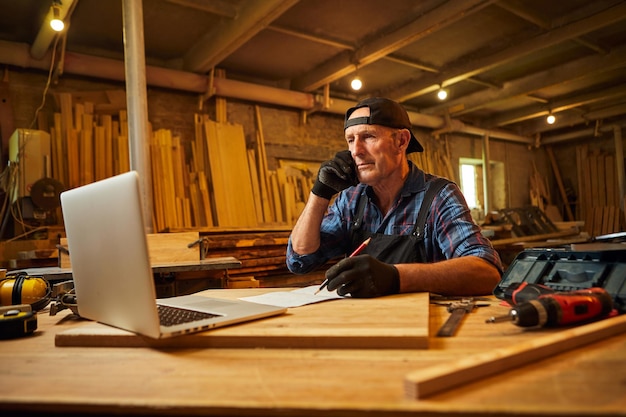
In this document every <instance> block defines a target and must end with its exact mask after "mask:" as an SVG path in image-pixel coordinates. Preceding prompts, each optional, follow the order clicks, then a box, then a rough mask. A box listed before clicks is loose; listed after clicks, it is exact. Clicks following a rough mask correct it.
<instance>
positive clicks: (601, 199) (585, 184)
mask: <svg viewBox="0 0 626 417" xmlns="http://www.w3.org/2000/svg"><path fill="white" fill-rule="evenodd" d="M576 164H577V172H578V208H579V210H578V212H579V214H578V218H579V219H580V220H584V221H585V227H584V228H585V231H586V232H587V233H588V234H589V235H590V236H592V237H594V236H599V235H604V234H608V233H614V232H618V231H620V230H623V224H622V222H621V219H623V218H624V216H623V215H622V213H621V207H620V206H621V201H620V199H621V197H620V196H619V192H618V187H617V173H616V172H615V155H613V154H609V153H607V152H601V151H599V150H593V151H591V150H589V147H588V145H581V146H577V147H576Z"/></svg>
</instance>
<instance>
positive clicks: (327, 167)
mask: <svg viewBox="0 0 626 417" xmlns="http://www.w3.org/2000/svg"><path fill="white" fill-rule="evenodd" d="M358 183H359V179H358V177H357V175H356V166H355V165H354V160H353V159H352V154H350V151H347V150H346V151H341V152H337V153H336V154H335V157H334V158H333V159H331V160H330V161H326V162H322V165H320V170H319V171H318V172H317V180H316V181H315V184H313V189H312V190H311V192H313V194H315V195H317V196H319V197H322V198H325V199H327V200H330V199H331V198H332V197H333V196H334V195H335V194H337V193H338V192H340V191H342V190H345V189H346V188H348V187H350V186H351V185H357V184H358Z"/></svg>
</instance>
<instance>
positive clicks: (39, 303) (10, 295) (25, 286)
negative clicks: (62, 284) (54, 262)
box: [0, 274, 52, 311]
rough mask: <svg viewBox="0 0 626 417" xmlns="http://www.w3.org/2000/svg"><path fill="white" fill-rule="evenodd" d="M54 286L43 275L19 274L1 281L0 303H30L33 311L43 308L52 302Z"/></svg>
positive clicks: (4, 304) (8, 304) (5, 304)
mask: <svg viewBox="0 0 626 417" xmlns="http://www.w3.org/2000/svg"><path fill="white" fill-rule="evenodd" d="M51 294H52V287H51V285H50V282H48V280H46V279H45V278H43V277H29V276H28V275H26V274H19V275H17V276H16V277H7V278H5V279H3V280H2V281H0V305H2V306H11V305H18V304H30V306H31V308H32V309H33V311H37V310H41V309H42V308H44V307H45V306H47V305H48V303H50V299H51Z"/></svg>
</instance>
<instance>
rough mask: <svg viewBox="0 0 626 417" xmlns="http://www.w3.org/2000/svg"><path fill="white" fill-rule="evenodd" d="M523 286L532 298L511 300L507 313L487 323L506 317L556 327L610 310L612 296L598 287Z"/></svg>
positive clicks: (520, 322) (530, 324)
mask: <svg viewBox="0 0 626 417" xmlns="http://www.w3.org/2000/svg"><path fill="white" fill-rule="evenodd" d="M522 290H523V291H524V293H525V295H526V296H527V297H526V298H528V297H530V296H532V294H535V295H534V298H530V299H526V300H525V301H522V302H519V303H513V304H514V306H513V308H511V310H510V311H509V314H507V315H505V316H500V317H491V318H489V319H487V323H498V322H504V321H508V322H511V323H513V324H515V325H517V326H520V327H556V326H566V325H571V324H577V323H582V322H587V321H591V320H594V319H597V318H600V317H604V316H607V315H609V314H610V313H611V312H612V311H613V300H612V298H611V296H610V295H609V294H608V292H607V291H606V290H604V289H603V288H599V287H592V288H589V289H584V290H577V291H570V292H549V289H546V288H545V287H542V286H536V285H534V284H529V285H527V286H525V287H524V288H522ZM518 294H519V293H518ZM522 298H524V297H522Z"/></svg>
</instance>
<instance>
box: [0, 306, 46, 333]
mask: <svg viewBox="0 0 626 417" xmlns="http://www.w3.org/2000/svg"><path fill="white" fill-rule="evenodd" d="M35 330H37V316H36V315H35V314H34V313H33V311H32V309H31V308H30V305H29V304H19V305H14V306H8V307H0V339H13V338H16V337H21V336H26V335H28V334H31V333H32V332H34V331H35Z"/></svg>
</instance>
